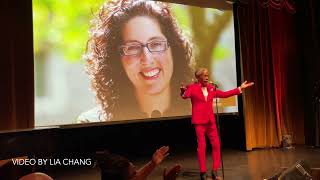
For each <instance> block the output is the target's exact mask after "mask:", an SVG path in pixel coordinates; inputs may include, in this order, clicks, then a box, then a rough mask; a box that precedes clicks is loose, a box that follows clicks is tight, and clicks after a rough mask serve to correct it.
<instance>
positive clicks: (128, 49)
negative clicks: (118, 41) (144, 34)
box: [119, 41, 169, 56]
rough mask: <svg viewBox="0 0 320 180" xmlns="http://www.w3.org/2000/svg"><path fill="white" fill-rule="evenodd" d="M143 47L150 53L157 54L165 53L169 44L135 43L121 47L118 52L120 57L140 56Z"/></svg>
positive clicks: (155, 42) (158, 42) (165, 42)
mask: <svg viewBox="0 0 320 180" xmlns="http://www.w3.org/2000/svg"><path fill="white" fill-rule="evenodd" d="M144 47H146V48H147V49H148V50H149V52H151V53H157V52H164V51H166V50H167V49H168V47H169V44H168V42H167V41H152V42H148V43H146V44H142V43H135V44H128V45H122V46H120V49H119V50H120V54H121V55H122V56H140V55H141V53H142V51H143V48H144Z"/></svg>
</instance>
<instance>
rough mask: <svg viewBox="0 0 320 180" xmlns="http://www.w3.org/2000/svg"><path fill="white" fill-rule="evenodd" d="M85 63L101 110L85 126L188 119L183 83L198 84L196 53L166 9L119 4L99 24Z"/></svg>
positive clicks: (105, 10)
mask: <svg viewBox="0 0 320 180" xmlns="http://www.w3.org/2000/svg"><path fill="white" fill-rule="evenodd" d="M92 23H93V26H92V28H91V29H90V39H89V41H88V45H87V51H86V55H85V59H86V61H87V64H86V68H87V73H88V74H89V76H90V79H91V86H92V88H93V90H94V91H95V93H96V98H97V102H98V106H97V107H96V108H94V109H92V110H90V111H88V112H85V113H83V114H81V115H80V116H79V118H78V119H79V120H80V121H82V122H94V121H108V120H122V119H137V118H148V117H159V116H175V115H181V114H182V115H183V114H185V113H188V111H189V109H190V108H189V106H190V103H186V102H183V101H182V100H181V99H180V98H179V92H178V91H177V89H178V88H179V84H180V82H183V81H184V82H187V81H190V80H191V78H192V71H193V70H192V65H193V60H192V50H191V45H190V43H189V42H188V41H187V40H186V39H185V38H184V37H183V36H182V33H181V30H180V28H179V27H178V25H177V24H176V20H175V19H174V17H173V16H172V14H171V11H170V8H169V7H167V5H166V4H165V3H162V2H154V1H141V0H135V1H134V0H116V1H112V2H107V3H105V4H104V5H103V6H102V8H101V10H100V12H99V16H98V17H96V18H95V19H94V20H93V21H92Z"/></svg>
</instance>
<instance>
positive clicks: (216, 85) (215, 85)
mask: <svg viewBox="0 0 320 180" xmlns="http://www.w3.org/2000/svg"><path fill="white" fill-rule="evenodd" d="M209 84H211V85H213V86H214V87H215V88H219V86H218V84H216V83H214V82H212V81H209Z"/></svg>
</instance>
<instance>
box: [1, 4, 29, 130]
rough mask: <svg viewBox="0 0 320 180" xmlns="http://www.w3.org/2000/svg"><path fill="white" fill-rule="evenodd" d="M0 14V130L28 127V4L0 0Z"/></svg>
mask: <svg viewBox="0 0 320 180" xmlns="http://www.w3.org/2000/svg"><path fill="white" fill-rule="evenodd" d="M0 13H1V16H0V18H1V19H0V20H1V28H0V32H1V46H0V49H1V50H0V51H1V54H0V57H1V58H0V92H1V93H0V101H1V103H0V130H8V129H10V130H12V129H22V128H32V127H34V106H33V104H34V80H33V69H34V68H33V47H32V46H33V45H32V44H33V34H32V1H11V0H2V1H1V2H0Z"/></svg>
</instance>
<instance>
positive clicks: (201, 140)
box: [194, 121, 220, 172]
mask: <svg viewBox="0 0 320 180" xmlns="http://www.w3.org/2000/svg"><path fill="white" fill-rule="evenodd" d="M194 128H195V130H196V134H197V141H198V149H197V151H198V162H199V167H200V172H206V171H207V168H206V138H205V135H207V136H208V138H209V140H210V144H211V147H212V161H213V162H212V170H213V171H216V170H218V169H219V166H220V141H219V136H218V133H217V128H216V124H215V121H210V122H209V123H208V124H195V125H194Z"/></svg>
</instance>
